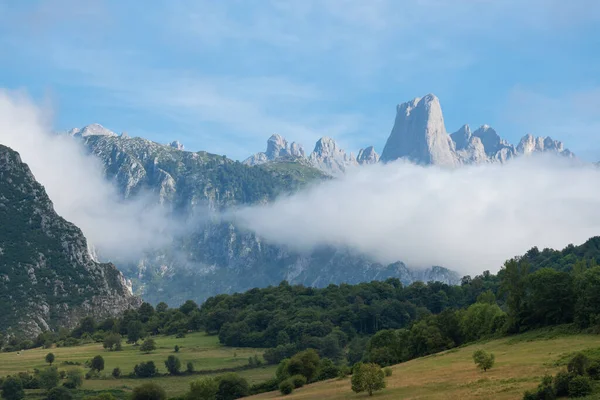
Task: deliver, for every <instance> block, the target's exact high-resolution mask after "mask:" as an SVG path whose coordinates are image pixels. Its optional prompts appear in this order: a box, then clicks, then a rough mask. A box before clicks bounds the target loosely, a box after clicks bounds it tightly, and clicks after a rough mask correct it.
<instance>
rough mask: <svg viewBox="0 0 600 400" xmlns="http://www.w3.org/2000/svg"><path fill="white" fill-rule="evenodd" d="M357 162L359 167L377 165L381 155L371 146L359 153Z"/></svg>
mask: <svg viewBox="0 0 600 400" xmlns="http://www.w3.org/2000/svg"><path fill="white" fill-rule="evenodd" d="M356 161H357V162H358V164H359V165H369V164H377V163H378V162H379V154H377V152H376V151H375V148H374V147H373V146H369V147H367V148H365V149H360V150H359V151H358V156H357V157H356Z"/></svg>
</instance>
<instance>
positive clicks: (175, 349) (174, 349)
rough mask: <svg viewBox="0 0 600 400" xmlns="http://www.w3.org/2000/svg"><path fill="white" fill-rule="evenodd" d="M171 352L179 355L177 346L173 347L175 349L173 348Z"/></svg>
mask: <svg viewBox="0 0 600 400" xmlns="http://www.w3.org/2000/svg"><path fill="white" fill-rule="evenodd" d="M173 351H174V352H175V353H179V346H178V345H175V347H174V348H173Z"/></svg>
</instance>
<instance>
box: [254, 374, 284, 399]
mask: <svg viewBox="0 0 600 400" xmlns="http://www.w3.org/2000/svg"><path fill="white" fill-rule="evenodd" d="M280 383H281V382H280V381H279V379H277V378H271V379H269V380H267V381H264V382H260V383H255V384H254V385H252V386H251V387H250V394H251V395H254V394H259V393H266V392H272V391H274V390H277V389H278V388H279V384H280Z"/></svg>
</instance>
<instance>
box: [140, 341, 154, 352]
mask: <svg viewBox="0 0 600 400" xmlns="http://www.w3.org/2000/svg"><path fill="white" fill-rule="evenodd" d="M154 350H156V342H155V341H154V339H146V340H144V343H142V345H141V346H140V351H143V352H144V353H150V352H151V351H154Z"/></svg>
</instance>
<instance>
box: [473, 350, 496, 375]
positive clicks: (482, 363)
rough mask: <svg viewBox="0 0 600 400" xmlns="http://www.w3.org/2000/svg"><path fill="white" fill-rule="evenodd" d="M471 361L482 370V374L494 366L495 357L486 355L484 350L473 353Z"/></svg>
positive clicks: (489, 354) (490, 354)
mask: <svg viewBox="0 0 600 400" xmlns="http://www.w3.org/2000/svg"><path fill="white" fill-rule="evenodd" d="M473 361H474V362H475V364H476V365H477V367H478V368H479V369H482V370H483V372H485V371H487V370H488V369H490V368H492V367H493V366H494V362H495V361H496V357H495V356H494V354H492V353H488V352H486V351H485V350H477V351H476V352H474V353H473Z"/></svg>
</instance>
